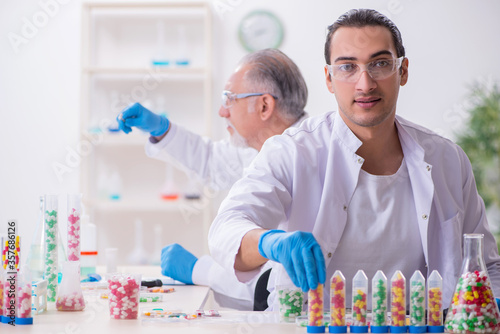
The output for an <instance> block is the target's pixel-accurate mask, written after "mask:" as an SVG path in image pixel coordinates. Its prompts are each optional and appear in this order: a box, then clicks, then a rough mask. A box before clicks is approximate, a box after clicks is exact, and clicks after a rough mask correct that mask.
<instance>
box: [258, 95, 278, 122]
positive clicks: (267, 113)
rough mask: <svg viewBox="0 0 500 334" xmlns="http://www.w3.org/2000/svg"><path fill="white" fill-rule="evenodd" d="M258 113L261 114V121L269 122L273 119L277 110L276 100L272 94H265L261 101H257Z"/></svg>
mask: <svg viewBox="0 0 500 334" xmlns="http://www.w3.org/2000/svg"><path fill="white" fill-rule="evenodd" d="M256 107H257V111H258V112H259V115H260V119H261V120H263V121H267V120H268V119H269V118H271V116H272V114H273V112H274V108H276V100H275V99H274V97H273V96H272V95H271V94H264V95H262V96H260V99H259V100H258V101H257V105H256Z"/></svg>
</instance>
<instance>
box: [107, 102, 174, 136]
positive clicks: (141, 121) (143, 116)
mask: <svg viewBox="0 0 500 334" xmlns="http://www.w3.org/2000/svg"><path fill="white" fill-rule="evenodd" d="M116 120H117V121H118V127H119V128H120V130H122V131H123V132H125V133H129V132H130V131H132V127H133V126H135V127H137V128H139V129H141V130H143V131H146V132H149V133H150V134H151V135H152V136H155V137H159V136H161V135H162V134H164V133H165V132H167V130H168V127H169V125H170V122H169V121H168V119H167V118H166V117H164V116H160V115H157V114H155V113H153V112H152V111H149V110H148V109H146V108H144V107H143V106H142V105H141V104H140V103H134V104H133V105H132V106H131V107H128V108H127V109H125V110H124V111H123V112H122V113H121V114H120V115H118V117H117V118H116Z"/></svg>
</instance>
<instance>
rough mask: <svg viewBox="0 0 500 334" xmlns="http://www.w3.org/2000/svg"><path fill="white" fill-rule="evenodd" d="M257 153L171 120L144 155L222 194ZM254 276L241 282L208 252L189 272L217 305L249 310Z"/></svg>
mask: <svg viewBox="0 0 500 334" xmlns="http://www.w3.org/2000/svg"><path fill="white" fill-rule="evenodd" d="M307 117H308V115H307V113H304V116H303V117H301V118H300V119H299V120H298V121H297V122H296V123H294V124H293V125H292V127H295V126H298V125H299V124H300V123H301V122H302V121H303V120H304V119H305V118H307ZM257 153H258V151H257V150H255V149H253V148H240V147H236V146H234V145H232V144H231V143H230V142H229V140H221V141H212V140H210V139H209V138H204V137H201V136H199V135H197V134H194V133H192V132H189V131H187V130H186V129H184V128H182V127H180V126H177V125H175V124H173V123H171V125H170V130H169V132H168V134H167V135H166V136H165V137H164V138H163V139H162V140H161V141H160V142H158V143H155V144H153V143H150V142H148V143H147V144H146V154H147V156H149V157H151V158H155V159H159V160H162V161H166V162H169V163H173V164H175V165H176V166H177V167H178V168H179V169H182V170H184V171H185V172H186V173H188V174H189V175H193V174H194V175H196V176H198V177H199V178H200V180H201V182H202V183H203V184H205V185H208V186H209V187H210V188H212V190H213V191H219V192H223V195H225V193H224V191H227V190H229V189H230V188H231V186H232V185H233V184H234V183H235V182H236V181H237V180H239V179H240V178H241V176H242V175H243V169H244V168H245V167H247V166H248V165H249V164H250V162H251V161H252V160H253V159H254V158H255V156H256V155H257ZM210 194H211V195H214V194H213V193H210ZM214 197H215V196H214ZM269 268H270V265H267V266H263V267H262V268H261V272H264V271H266V270H267V269H269ZM258 278H259V275H256V277H255V278H254V279H253V280H251V281H249V282H246V283H245V284H244V283H241V282H240V281H238V279H237V278H236V277H234V276H232V275H231V274H230V273H228V272H226V270H225V269H224V268H222V267H221V266H220V265H219V264H218V263H216V262H215V261H213V259H212V258H211V257H210V256H208V255H204V256H202V257H200V258H199V259H198V261H197V262H196V264H195V266H194V268H193V274H192V280H193V283H194V284H199V285H207V286H210V287H211V288H212V290H213V291H214V296H215V300H216V301H217V302H218V303H219V305H220V306H224V307H230V308H235V309H238V310H253V300H254V291H255V284H256V283H257V280H258Z"/></svg>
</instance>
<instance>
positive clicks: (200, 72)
mask: <svg viewBox="0 0 500 334" xmlns="http://www.w3.org/2000/svg"><path fill="white" fill-rule="evenodd" d="M84 72H86V73H88V74H108V75H127V74H132V75H134V74H135V75H144V74H150V75H165V76H168V75H172V76H176V78H180V79H182V78H183V77H185V78H197V79H200V80H201V79H204V75H206V74H207V70H206V69H205V68H203V67H189V66H186V67H181V66H178V67H176V66H165V67H161V66H150V67H98V66H94V67H86V68H84Z"/></svg>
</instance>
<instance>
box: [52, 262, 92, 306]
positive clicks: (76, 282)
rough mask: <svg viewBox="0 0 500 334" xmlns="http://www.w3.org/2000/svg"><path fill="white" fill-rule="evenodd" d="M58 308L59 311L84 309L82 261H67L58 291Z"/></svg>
mask: <svg viewBox="0 0 500 334" xmlns="http://www.w3.org/2000/svg"><path fill="white" fill-rule="evenodd" d="M56 308H57V310H58V311H82V310H83V309H84V308H85V300H84V299H83V293H82V288H81V286H80V261H66V262H64V265H63V277H62V281H61V285H59V289H58V291H57V301H56Z"/></svg>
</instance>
